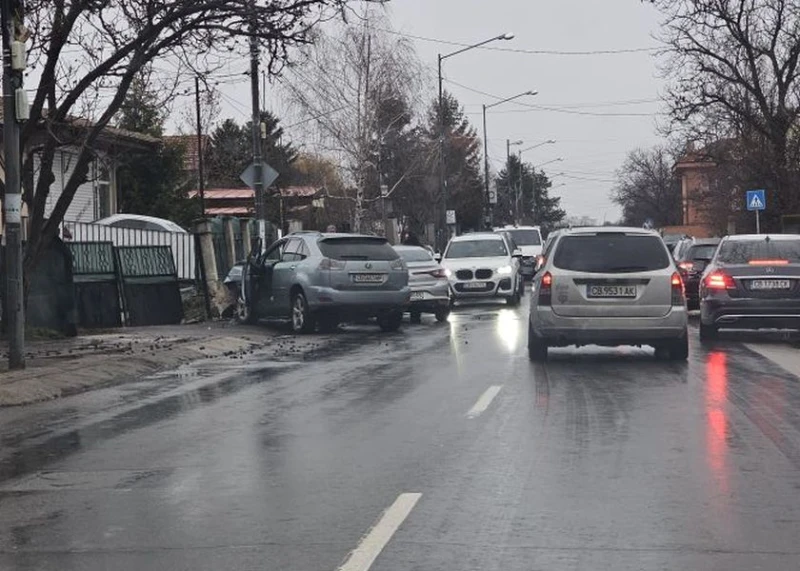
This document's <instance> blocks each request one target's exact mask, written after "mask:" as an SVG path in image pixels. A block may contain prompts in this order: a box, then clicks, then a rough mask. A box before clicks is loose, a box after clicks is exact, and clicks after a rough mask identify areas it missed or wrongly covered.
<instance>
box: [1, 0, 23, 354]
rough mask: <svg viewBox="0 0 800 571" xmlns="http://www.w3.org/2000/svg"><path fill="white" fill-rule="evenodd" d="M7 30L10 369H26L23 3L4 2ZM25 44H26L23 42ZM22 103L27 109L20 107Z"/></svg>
mask: <svg viewBox="0 0 800 571" xmlns="http://www.w3.org/2000/svg"><path fill="white" fill-rule="evenodd" d="M0 11H2V14H1V15H2V28H3V117H4V119H3V142H4V147H5V181H4V182H5V188H6V194H5V199H4V200H3V210H4V222H5V234H6V255H5V261H6V267H5V274H6V314H7V315H4V316H3V318H4V319H6V321H7V323H8V327H7V331H8V368H9V369H24V368H25V303H24V292H23V273H22V218H21V214H22V195H21V192H20V171H21V170H22V169H21V161H20V127H19V122H20V121H22V120H24V119H27V99H25V92H24V91H23V89H22V72H23V70H24V68H25V42H24V38H18V34H17V30H18V29H21V28H22V19H23V6H22V2H21V1H19V0H2V6H1V7H0ZM20 40H22V41H20ZM19 103H22V104H23V105H22V107H23V108H19V107H18V104H19Z"/></svg>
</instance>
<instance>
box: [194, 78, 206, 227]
mask: <svg viewBox="0 0 800 571" xmlns="http://www.w3.org/2000/svg"><path fill="white" fill-rule="evenodd" d="M194 104H195V110H196V112H197V193H198V195H199V196H200V212H201V216H202V217H203V218H205V217H206V194H205V192H206V191H205V180H204V177H203V122H202V119H201V118H200V77H199V76H195V78H194Z"/></svg>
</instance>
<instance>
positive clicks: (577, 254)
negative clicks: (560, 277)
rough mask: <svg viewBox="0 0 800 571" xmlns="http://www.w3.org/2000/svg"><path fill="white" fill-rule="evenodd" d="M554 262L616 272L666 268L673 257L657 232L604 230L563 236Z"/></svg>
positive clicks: (584, 269) (577, 269) (577, 268)
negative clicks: (626, 232)
mask: <svg viewBox="0 0 800 571" xmlns="http://www.w3.org/2000/svg"><path fill="white" fill-rule="evenodd" d="M553 264H554V265H555V266H556V267H557V268H561V269H562V270H570V271H573V272H587V273H595V274H614V273H625V272H650V271H654V270H663V269H664V268H668V267H669V266H670V259H669V254H668V253H667V250H666V249H665V248H664V242H663V241H662V240H661V238H659V237H658V236H635V235H627V234H610V233H602V234H595V235H592V234H589V235H582V236H564V237H563V238H562V239H561V240H560V241H559V242H558V243H557V244H556V252H555V257H554V258H553Z"/></svg>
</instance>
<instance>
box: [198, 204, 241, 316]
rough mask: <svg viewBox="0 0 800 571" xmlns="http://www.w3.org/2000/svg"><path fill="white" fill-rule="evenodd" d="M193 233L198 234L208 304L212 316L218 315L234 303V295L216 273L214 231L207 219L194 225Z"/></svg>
mask: <svg viewBox="0 0 800 571" xmlns="http://www.w3.org/2000/svg"><path fill="white" fill-rule="evenodd" d="M194 231H195V234H197V236H198V243H199V245H200V256H201V257H202V260H203V272H204V275H203V276H202V279H203V281H204V282H205V286H206V288H207V290H208V296H209V305H210V308H211V313H212V316H214V317H216V316H220V315H222V314H223V313H224V312H225V311H226V310H227V309H229V308H230V307H231V305H232V304H235V303H236V300H235V299H234V296H233V295H232V294H231V292H230V291H229V290H228V288H227V287H225V285H224V284H223V283H222V281H221V280H220V279H219V276H218V275H217V258H216V256H215V255H214V232H213V228H212V226H211V222H210V221H209V220H202V221H200V222H198V223H197V224H196V225H195V229H194Z"/></svg>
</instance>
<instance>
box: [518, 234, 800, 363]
mask: <svg viewBox="0 0 800 571" xmlns="http://www.w3.org/2000/svg"><path fill="white" fill-rule="evenodd" d="M671 246H672V247H670V245H668V244H667V241H666V240H664V239H663V237H661V236H660V235H659V234H658V233H656V232H655V231H652V230H644V229H640V228H616V227H603V228H576V229H566V230H560V231H558V233H556V232H553V233H551V234H550V236H548V241H547V243H546V244H545V246H544V252H543V255H542V257H541V259H540V262H539V264H538V271H537V273H536V276H535V278H534V281H533V287H532V291H533V293H532V297H531V312H530V319H529V326H528V327H529V331H528V353H529V356H530V358H531V360H534V361H542V360H544V359H546V358H547V353H548V348H549V347H558V346H565V345H577V346H580V345H586V344H596V345H608V346H616V345H638V346H642V345H649V346H652V347H654V348H655V349H656V354H657V355H659V354H660V355H663V356H665V357H667V358H671V359H674V360H685V359H686V358H687V357H688V342H687V339H688V335H687V333H688V311H689V310H690V309H699V310H700V327H699V329H700V340H701V341H703V342H708V341H711V340H714V339H716V337H717V334H718V332H719V330H720V329H723V328H732V329H765V328H786V329H800V235H761V234H759V235H738V236H727V237H725V238H722V239H695V238H691V237H680V238H679V239H677V240H672V241H671Z"/></svg>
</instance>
